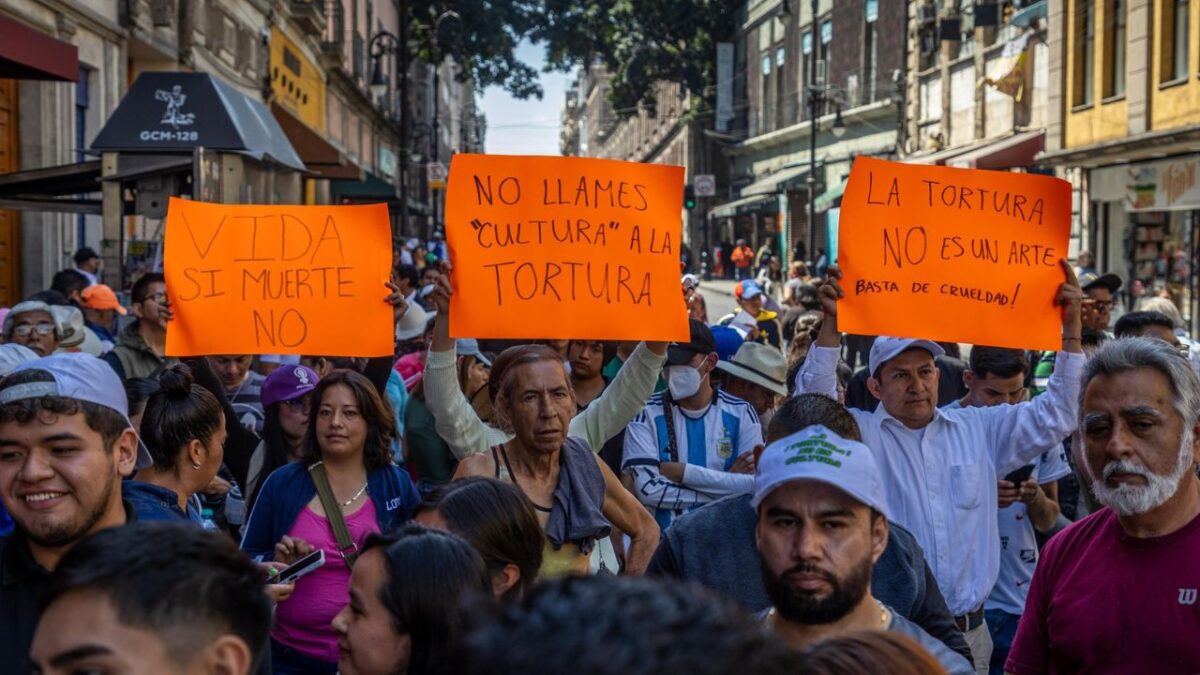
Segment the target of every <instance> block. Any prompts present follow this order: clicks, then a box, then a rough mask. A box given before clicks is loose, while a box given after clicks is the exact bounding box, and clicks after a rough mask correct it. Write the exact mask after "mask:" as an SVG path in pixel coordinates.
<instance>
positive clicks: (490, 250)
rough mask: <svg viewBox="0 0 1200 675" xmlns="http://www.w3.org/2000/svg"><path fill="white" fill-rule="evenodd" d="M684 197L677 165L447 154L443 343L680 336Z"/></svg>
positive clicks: (683, 331)
mask: <svg viewBox="0 0 1200 675" xmlns="http://www.w3.org/2000/svg"><path fill="white" fill-rule="evenodd" d="M682 200H683V168H682V167H677V166H663V165H657V164H637V163H632V162H617V161H613V160H605V159H588V158H579V157H506V156H493V155H471V154H458V155H455V156H454V159H453V161H452V162H451V165H450V182H449V192H448V193H447V196H446V240H447V243H448V244H449V246H450V256H451V258H452V259H453V260H454V270H453V273H452V275H451V285H452V286H453V288H454V289H455V290H456V291H458V292H456V293H455V294H454V295H453V296H452V298H451V303H452V305H453V308H454V314H453V320H452V322H451V325H450V333H451V335H453V336H454V337H474V338H532V339H539V338H586V339H590V340H633V339H636V340H664V341H670V340H686V339H687V335H688V327H687V308H686V306H685V305H684V302H683V297H682V295H681V294H680V292H679V246H680V244H681V238H680V235H681V218H680V212H681V208H682Z"/></svg>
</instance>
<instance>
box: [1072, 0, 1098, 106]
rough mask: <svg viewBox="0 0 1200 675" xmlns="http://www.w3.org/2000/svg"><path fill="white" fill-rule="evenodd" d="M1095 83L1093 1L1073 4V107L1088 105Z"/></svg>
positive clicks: (1077, 1) (1094, 15)
mask: <svg viewBox="0 0 1200 675" xmlns="http://www.w3.org/2000/svg"><path fill="white" fill-rule="evenodd" d="M1095 81H1096V7H1095V3H1094V0H1076V2H1075V87H1074V89H1075V91H1074V94H1075V95H1074V105H1077V106H1079V105H1089V104H1091V102H1092V95H1093V94H1092V91H1093V89H1094V88H1095V87H1094V84H1095Z"/></svg>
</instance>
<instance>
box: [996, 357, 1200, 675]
mask: <svg viewBox="0 0 1200 675" xmlns="http://www.w3.org/2000/svg"><path fill="white" fill-rule="evenodd" d="M1082 384H1083V392H1084V393H1083V404H1082V405H1081V406H1080V408H1079V415H1080V428H1079V436H1080V438H1081V440H1082V443H1076V444H1074V445H1075V447H1076V448H1080V450H1078V451H1077V452H1079V457H1078V459H1079V460H1080V464H1081V465H1082V466H1083V468H1084V472H1085V473H1086V475H1087V477H1088V479H1090V480H1091V483H1092V490H1093V491H1094V492H1095V495H1096V498H1097V499H1098V500H1099V501H1100V502H1101V503H1102V504H1104V505H1105V506H1106V507H1108V508H1105V509H1101V510H1100V511H1097V512H1096V513H1094V514H1092V515H1091V516H1088V517H1087V518H1084V519H1083V520H1081V521H1079V522H1078V523H1075V524H1074V525H1072V526H1071V527H1069V528H1067V529H1066V530H1064V531H1063V532H1061V533H1060V534H1059V535H1058V536H1056V537H1054V538H1053V539H1051V540H1050V543H1048V544H1047V545H1046V548H1045V550H1044V551H1043V552H1042V557H1041V559H1040V560H1039V561H1038V567H1037V571H1036V572H1034V575H1033V582H1032V583H1031V585H1030V588H1029V599H1028V602H1027V604H1026V608H1025V614H1024V615H1023V616H1022V617H1021V623H1020V626H1019V627H1018V628H1017V636H1016V639H1015V640H1014V641H1013V647H1012V651H1011V652H1010V653H1009V657H1008V662H1007V663H1006V664H1005V670H1006V671H1007V672H1009V673H1015V674H1016V675H1027V674H1031V673H1055V674H1057V673H1082V672H1086V673H1197V672H1200V639H1197V637H1198V636H1200V600H1198V599H1197V589H1200V565H1198V564H1197V561H1200V480H1197V478H1196V472H1195V465H1196V460H1197V454H1198V449H1200V422H1198V417H1200V380H1197V377H1196V373H1195V372H1194V371H1193V370H1192V368H1191V366H1190V365H1189V363H1188V360H1187V358H1186V357H1183V356H1180V355H1179V352H1178V351H1176V350H1175V349H1174V348H1172V347H1171V346H1170V345H1168V344H1166V343H1165V342H1162V341H1160V340H1150V339H1146V338H1130V339H1122V340H1116V341H1112V342H1108V343H1107V344H1105V345H1104V346H1103V347H1101V348H1100V349H1099V350H1098V351H1097V352H1096V353H1095V354H1094V355H1093V356H1092V358H1091V360H1090V361H1088V363H1087V365H1086V366H1085V368H1084V372H1083V383H1082Z"/></svg>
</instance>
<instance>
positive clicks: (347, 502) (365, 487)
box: [342, 483, 367, 508]
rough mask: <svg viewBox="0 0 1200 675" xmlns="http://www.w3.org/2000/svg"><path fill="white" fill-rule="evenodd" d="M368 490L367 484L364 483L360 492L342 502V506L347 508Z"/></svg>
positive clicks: (359, 489)
mask: <svg viewBox="0 0 1200 675" xmlns="http://www.w3.org/2000/svg"><path fill="white" fill-rule="evenodd" d="M366 491H367V484H366V483H363V485H362V487H360V488H358V492H355V493H354V496H353V497H351V498H350V499H347V500H346V501H344V502H342V508H346V507H347V506H350V505H351V504H353V503H354V502H356V501H358V498H359V497H361V496H363V493H364V492H366Z"/></svg>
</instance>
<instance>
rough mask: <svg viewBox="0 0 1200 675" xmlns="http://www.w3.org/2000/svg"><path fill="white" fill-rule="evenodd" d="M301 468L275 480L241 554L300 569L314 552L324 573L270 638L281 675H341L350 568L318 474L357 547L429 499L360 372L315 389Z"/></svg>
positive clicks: (300, 589) (298, 596)
mask: <svg viewBox="0 0 1200 675" xmlns="http://www.w3.org/2000/svg"><path fill="white" fill-rule="evenodd" d="M313 401H314V406H313V408H314V409H313V413H312V414H311V415H310V416H309V425H308V432H307V435H306V437H305V440H304V448H303V451H302V456H301V460H300V461H299V462H293V463H291V464H288V465H286V466H284V467H281V468H280V469H278V470H276V471H275V472H273V473H272V474H271V475H270V476H269V477H268V478H267V481H266V483H264V484H263V487H262V490H261V491H260V493H259V497H258V501H257V502H255V504H254V510H253V512H252V513H251V514H250V520H249V522H248V523H247V525H246V533H245V536H244V538H243V539H242V549H243V550H245V551H246V552H247V553H249V554H250V555H252V556H256V557H258V558H260V559H269V558H273V559H274V560H277V561H280V562H284V563H291V562H294V561H295V560H298V559H299V558H301V557H303V556H305V555H307V554H309V553H311V552H312V551H313V550H315V549H318V548H319V549H322V550H324V551H325V565H324V566H323V567H321V568H320V569H318V570H317V571H315V572H313V573H312V574H309V575H308V576H306V577H304V578H303V579H300V580H299V581H297V582H296V589H295V592H294V593H293V594H292V596H291V597H290V598H289V599H288V600H286V601H285V602H282V603H280V605H279V607H278V609H277V610H276V613H275V629H274V630H273V631H272V633H271V638H272V639H271V661H272V670H273V672H274V673H275V674H276V675H334V674H335V673H337V669H338V664H337V662H338V645H337V636H336V635H335V634H334V632H333V629H332V627H331V625H330V623H331V622H332V621H333V618H334V616H335V615H337V613H338V611H339V610H341V608H342V607H343V606H344V605H345V599H346V595H347V592H348V588H349V585H350V567H349V565H347V564H346V560H345V558H344V557H343V556H342V553H341V551H340V548H341V547H339V546H338V544H337V540H336V538H335V537H334V534H333V529H332V527H331V526H330V523H329V519H328V518H327V517H326V513H325V509H324V508H323V507H322V505H321V500H320V498H319V497H318V496H317V490H316V485H315V484H314V483H313V481H312V477H311V475H310V474H309V471H308V469H309V467H310V466H312V465H314V464H316V463H318V462H321V463H322V464H323V465H324V467H325V472H326V474H327V475H328V477H329V484H330V487H331V488H332V489H333V496H334V499H335V500H336V501H337V503H338V504H339V508H340V509H341V512H342V516H343V518H345V520H346V525H347V527H348V529H349V530H350V535H351V538H352V539H353V540H354V544H355V548H356V549H357V548H358V547H360V546H362V544H363V543H364V542H365V541H366V538H367V536H369V535H371V534H374V533H378V532H386V531H389V530H392V529H394V528H396V527H398V526H400V525H402V524H404V523H405V522H407V521H408V520H409V519H411V518H412V513H413V511H414V509H415V508H416V506H417V504H418V503H419V501H420V498H419V497H418V495H417V491H416V489H415V488H414V487H413V485H412V481H411V480H410V479H409V477H408V474H407V473H406V472H404V471H402V470H400V469H399V468H398V467H396V466H395V464H393V463H392V458H391V452H390V448H391V443H392V440H393V439H394V438H395V436H396V427H395V423H394V422H393V420H392V415H391V413H390V412H389V411H388V409H387V407H386V406H385V404H384V403H383V401H382V400H381V399H380V397H379V393H378V392H376V391H375V388H374V386H372V384H371V382H370V381H369V380H367V378H365V377H363V376H362V375H361V374H359V373H357V372H354V371H350V370H335V371H333V372H332V373H330V374H329V375H328V376H326V377H325V378H323V379H322V380H321V381H320V383H319V384H318V385H317V388H316V389H315V390H314V391H313Z"/></svg>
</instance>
